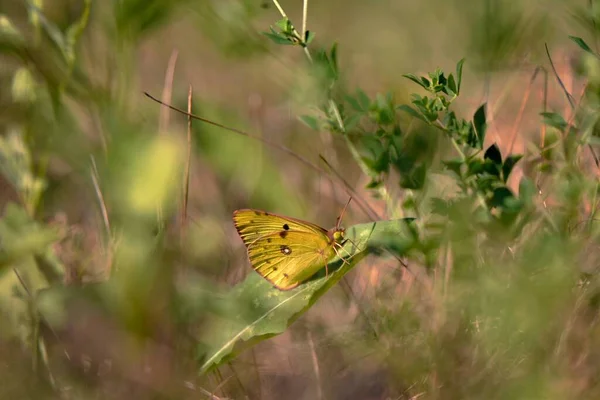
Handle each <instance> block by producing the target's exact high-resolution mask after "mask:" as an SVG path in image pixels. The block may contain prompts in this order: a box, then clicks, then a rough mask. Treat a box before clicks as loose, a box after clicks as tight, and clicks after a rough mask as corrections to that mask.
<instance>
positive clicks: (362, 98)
mask: <svg viewBox="0 0 600 400" xmlns="http://www.w3.org/2000/svg"><path fill="white" fill-rule="evenodd" d="M356 99H357V100H358V102H359V104H360V107H361V110H362V111H367V110H368V109H369V107H370V106H371V99H369V96H367V94H366V93H365V92H364V90H362V89H360V88H358V89H356Z"/></svg>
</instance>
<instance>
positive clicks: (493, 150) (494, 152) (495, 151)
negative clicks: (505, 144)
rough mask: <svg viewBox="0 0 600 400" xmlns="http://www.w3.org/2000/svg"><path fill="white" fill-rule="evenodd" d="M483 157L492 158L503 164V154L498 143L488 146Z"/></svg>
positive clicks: (498, 163)
mask: <svg viewBox="0 0 600 400" xmlns="http://www.w3.org/2000/svg"><path fill="white" fill-rule="evenodd" d="M483 159H484V160H491V161H492V162H493V163H494V164H496V165H500V164H502V154H501V153H500V148H499V147H498V145H497V144H496V143H494V144H492V145H491V146H490V147H488V149H487V150H486V151H485V154H484V155H483Z"/></svg>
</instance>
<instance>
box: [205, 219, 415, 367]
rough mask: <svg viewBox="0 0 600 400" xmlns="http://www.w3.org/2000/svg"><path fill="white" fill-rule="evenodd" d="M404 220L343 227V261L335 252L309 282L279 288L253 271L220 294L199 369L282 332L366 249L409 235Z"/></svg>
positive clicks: (342, 274)
mask: <svg viewBox="0 0 600 400" xmlns="http://www.w3.org/2000/svg"><path fill="white" fill-rule="evenodd" d="M406 225H407V224H406V222H405V220H395V221H380V222H372V223H366V224H360V225H355V226H353V227H351V228H349V229H348V230H347V231H346V238H348V239H349V240H348V242H347V243H346V244H345V245H344V247H343V249H341V250H340V253H341V254H342V255H347V257H346V260H347V261H346V262H342V260H341V259H340V258H338V257H337V256H336V257H335V258H334V259H333V260H332V261H331V262H330V263H329V265H328V268H327V269H328V275H327V276H325V269H323V270H322V271H320V272H319V273H317V275H316V276H314V277H313V278H311V279H310V280H309V281H308V282H306V283H304V284H302V285H299V286H298V287H297V288H295V289H292V290H289V291H280V290H278V289H276V288H274V287H273V286H272V285H271V284H270V283H269V282H267V281H266V280H265V279H263V278H262V277H260V276H259V275H258V274H256V273H254V272H250V274H249V275H248V277H247V278H246V280H245V281H244V282H242V283H240V284H239V285H237V286H236V287H235V288H234V289H233V290H231V291H230V292H229V293H227V294H224V295H223V296H221V298H220V299H219V302H220V303H221V304H220V306H219V307H218V308H219V309H221V310H225V312H224V315H219V316H218V317H217V318H215V321H214V323H211V324H208V325H207V326H210V327H211V329H212V332H211V333H209V334H206V335H205V336H204V337H203V338H202V341H201V343H199V344H198V348H199V351H200V352H201V354H200V357H201V359H202V365H201V367H200V371H201V372H202V373H204V372H207V371H209V370H210V369H212V368H214V367H216V366H218V365H219V364H220V363H222V362H224V361H226V360H227V358H228V357H231V356H233V355H234V354H235V353H238V352H240V351H241V350H243V349H245V348H248V347H250V346H252V345H254V344H256V343H258V342H260V341H262V340H265V339H267V338H270V337H273V336H275V335H278V334H281V333H283V332H285V330H286V329H287V327H288V326H289V325H290V324H291V323H292V322H294V321H295V320H296V319H297V318H298V317H299V316H301V315H302V314H303V313H304V312H306V311H307V310H308V309H309V308H310V307H311V306H312V305H313V304H314V303H315V302H316V301H317V300H318V299H319V298H320V297H321V296H323V295H324V294H325V293H326V292H327V291H328V290H329V289H331V288H332V287H333V286H334V285H335V284H336V283H337V282H338V281H339V280H340V279H342V278H343V277H344V275H345V274H346V273H348V271H350V270H351V269H352V268H353V267H354V266H355V265H356V264H357V263H358V261H360V260H361V259H362V258H363V257H365V256H366V255H367V254H368V253H370V252H377V251H380V250H381V249H382V248H385V246H390V238H394V239H395V240H396V241H397V240H401V239H402V238H407V239H410V238H411V237H412V234H411V233H410V232H409V231H408V230H407V226H406Z"/></svg>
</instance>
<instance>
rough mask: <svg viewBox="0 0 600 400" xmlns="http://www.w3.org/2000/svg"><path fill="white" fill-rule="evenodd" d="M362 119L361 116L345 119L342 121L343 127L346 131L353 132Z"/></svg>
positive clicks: (351, 116)
mask: <svg viewBox="0 0 600 400" xmlns="http://www.w3.org/2000/svg"><path fill="white" fill-rule="evenodd" d="M361 118H362V114H358V113H357V114H354V115H350V116H349V117H347V118H346V119H344V127H345V128H346V131H347V132H349V131H353V130H354V128H356V126H357V125H358V123H359V122H360V120H361Z"/></svg>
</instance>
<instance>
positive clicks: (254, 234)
mask: <svg viewBox="0 0 600 400" xmlns="http://www.w3.org/2000/svg"><path fill="white" fill-rule="evenodd" d="M233 222H234V223H235V227H236V229H237V231H238V233H239V234H240V236H241V237H242V240H243V241H244V243H245V244H246V246H248V245H249V244H250V243H252V242H253V241H254V240H256V239H258V238H259V237H261V236H264V235H270V234H272V233H276V232H279V233H280V234H281V235H282V236H285V233H283V232H289V231H293V232H307V233H314V234H317V235H325V236H327V230H326V229H323V228H321V227H320V226H318V225H315V224H312V223H310V222H306V221H302V220H300V219H296V218H290V217H283V216H281V215H277V214H273V213H268V212H266V211H260V210H252V209H244V210H236V211H234V212H233Z"/></svg>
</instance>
